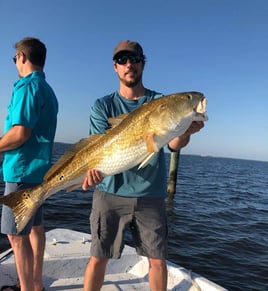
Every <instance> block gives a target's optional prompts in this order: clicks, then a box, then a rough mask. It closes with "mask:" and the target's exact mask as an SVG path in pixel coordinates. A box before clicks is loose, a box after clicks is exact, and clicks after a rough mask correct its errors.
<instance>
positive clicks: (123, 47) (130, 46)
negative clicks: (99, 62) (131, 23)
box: [113, 40, 143, 59]
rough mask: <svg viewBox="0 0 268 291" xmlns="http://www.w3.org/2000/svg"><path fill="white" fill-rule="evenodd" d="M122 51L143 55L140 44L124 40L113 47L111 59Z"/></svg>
mask: <svg viewBox="0 0 268 291" xmlns="http://www.w3.org/2000/svg"><path fill="white" fill-rule="evenodd" d="M123 51H127V52H131V53H133V54H135V55H137V56H143V49H142V47H141V45H140V44H139V43H138V42H136V41H131V40H124V41H122V42H120V43H119V44H118V45H117V46H116V47H115V49H114V52H113V59H115V57H116V55H117V54H118V53H120V52H123Z"/></svg>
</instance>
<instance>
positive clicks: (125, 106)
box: [89, 89, 167, 198]
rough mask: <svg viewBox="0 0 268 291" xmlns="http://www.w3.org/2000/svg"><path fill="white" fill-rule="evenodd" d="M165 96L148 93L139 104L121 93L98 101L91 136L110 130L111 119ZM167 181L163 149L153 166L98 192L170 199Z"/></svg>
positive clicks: (106, 183)
mask: <svg viewBox="0 0 268 291" xmlns="http://www.w3.org/2000/svg"><path fill="white" fill-rule="evenodd" d="M160 96H162V94H160V93H157V92H155V91H152V90H148V89H147V90H146V92H145V95H144V96H141V97H140V98H139V99H138V100H128V99H126V98H124V97H122V96H121V95H120V94H119V92H118V91H116V92H114V93H112V94H110V95H107V96H104V97H103V98H100V99H97V100H96V101H95V103H94V105H93V106H92V108H91V115H90V130H89V133H90V134H100V133H104V132H105V130H106V129H107V128H108V127H109V124H108V118H110V117H115V116H117V115H120V114H123V113H129V112H131V111H133V110H135V109H137V108H138V107H140V106H142V105H143V104H144V103H146V102H149V101H151V100H153V99H155V98H159V97H160ZM166 185H167V177H166V163H165V157H164V151H163V149H161V150H160V151H159V152H158V153H157V154H156V155H155V157H154V158H153V159H152V160H151V161H150V163H149V164H148V165H147V166H146V167H144V168H142V169H138V166H136V167H134V168H132V169H130V170H127V171H124V172H123V173H120V174H117V175H114V176H107V177H105V178H104V179H103V180H102V182H101V183H100V184H98V185H96V188H97V189H99V190H101V191H104V192H108V193H111V194H114V195H119V196H124V197H151V198H153V197H166V195H167V189H166V188H167V187H166Z"/></svg>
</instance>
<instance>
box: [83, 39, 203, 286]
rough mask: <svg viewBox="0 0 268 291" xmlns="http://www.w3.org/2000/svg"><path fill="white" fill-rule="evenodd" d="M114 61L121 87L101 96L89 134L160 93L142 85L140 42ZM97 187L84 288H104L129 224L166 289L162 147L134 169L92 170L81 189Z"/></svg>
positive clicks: (196, 126) (178, 141) (175, 145)
mask: <svg viewBox="0 0 268 291" xmlns="http://www.w3.org/2000/svg"><path fill="white" fill-rule="evenodd" d="M113 62H114V70H115V72H116V73H117V75H118V78H119V81H120V82H119V90H118V91H116V92H114V93H112V94H110V95H107V96H105V97H102V98H100V99H98V100H96V102H95V104H94V105H93V107H92V110H91V115H90V134H92V133H94V134H99V133H104V132H105V130H106V129H107V128H108V127H109V124H108V118H110V117H115V116H117V115H120V114H123V113H128V112H131V111H133V110H134V109H136V108H138V107H140V106H142V104H144V103H146V102H148V101H150V100H153V99H155V98H159V97H160V96H161V94H160V93H157V92H155V91H152V90H149V89H147V88H145V87H144V86H143V83H142V73H143V69H144V66H145V56H144V54H143V49H142V47H141V45H140V44H139V43H137V42H135V41H129V40H126V41H123V42H120V43H119V44H118V45H117V46H116V48H115V49H114V53H113ZM203 126H204V124H203V122H193V124H192V125H191V126H190V128H189V129H188V130H187V132H186V133H185V134H183V135H182V136H180V137H176V138H174V139H173V140H171V141H170V142H169V148H170V149H172V150H178V149H180V148H182V147H184V146H185V145H186V144H187V143H188V142H189V139H190V135H191V134H193V133H195V132H197V131H199V130H200V129H201V128H202V127H203ZM95 185H96V189H95V191H94V194H93V203H92V204H93V205H92V211H91V215H90V227H91V236H92V243H91V257H90V260H89V263H88V265H87V267H86V270H85V277H84V290H85V291H98V290H100V289H101V286H102V284H103V280H104V275H105V269H106V265H107V262H108V260H109V259H110V258H114V259H118V258H120V256H121V253H122V251H123V248H124V237H123V234H124V229H125V228H126V227H127V226H128V225H129V226H130V230H131V232H132V237H133V242H134V244H135V247H136V250H137V253H138V254H139V255H143V256H146V257H147V258H148V263H149V274H148V277H149V285H150V290H152V291H164V290H166V288H167V268H166V258H167V232H168V231H167V218H166V209H165V197H166V194H167V193H166V169H165V159H164V153H163V150H160V152H159V153H158V154H157V155H156V157H155V158H154V159H153V160H152V161H151V162H150V164H148V165H147V166H146V167H145V168H144V169H140V170H138V167H134V168H132V169H130V170H128V171H125V172H123V173H120V174H117V175H114V176H111V177H105V178H104V179H102V177H101V175H100V173H99V172H98V171H97V170H95V169H91V170H89V171H88V173H87V176H86V178H85V180H84V182H83V185H82V187H83V189H84V190H86V189H87V187H88V186H95Z"/></svg>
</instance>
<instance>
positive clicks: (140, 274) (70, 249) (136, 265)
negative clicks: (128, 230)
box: [0, 229, 226, 291]
mask: <svg viewBox="0 0 268 291" xmlns="http://www.w3.org/2000/svg"><path fill="white" fill-rule="evenodd" d="M90 244H91V236H90V234H86V233H81V232H77V231H72V230H68V229H54V230H51V231H48V232H47V233H46V250H45V256H44V272H43V278H44V284H45V287H46V290H55V291H56V290H57V291H59V290H68V291H72V290H75V291H77V290H83V276H84V270H85V266H86V264H87V262H88V259H89V250H90ZM0 258H1V260H0V286H2V285H10V284H11V285H13V284H15V283H16V281H17V275H16V271H15V266H14V258H13V255H12V253H10V254H8V255H6V256H4V254H2V255H1V254H0ZM147 272H148V262H147V259H146V258H145V257H142V256H138V255H137V254H136V251H135V249H134V248H132V247H129V246H125V248H124V252H123V254H122V257H121V259H120V260H112V259H111V260H109V263H108V265H107V269H106V275H105V282H104V285H103V287H102V291H114V290H116V291H119V290H120V291H122V290H123V291H124V290H126V291H131V290H139V291H142V290H146V291H148V290H149V285H148V280H147V279H148V278H147ZM168 290H182V291H186V290H187V291H190V290H191V291H194V290H202V291H224V290H226V289H224V288H222V287H221V286H219V285H217V284H215V283H213V282H211V281H209V280H207V279H205V278H204V277H201V276H199V275H198V274H195V273H192V272H191V271H189V270H187V269H185V268H183V267H180V266H178V265H175V264H173V263H171V262H168Z"/></svg>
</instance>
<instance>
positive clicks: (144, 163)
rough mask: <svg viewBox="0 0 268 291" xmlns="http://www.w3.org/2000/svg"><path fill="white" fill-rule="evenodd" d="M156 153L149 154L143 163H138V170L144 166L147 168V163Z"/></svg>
mask: <svg viewBox="0 0 268 291" xmlns="http://www.w3.org/2000/svg"><path fill="white" fill-rule="evenodd" d="M155 154H156V153H150V154H148V155H147V156H146V157H145V158H144V159H143V161H142V162H141V163H140V165H139V167H138V170H139V169H141V168H144V167H145V166H147V165H148V164H149V162H150V161H151V160H152V158H153V157H154V155H155Z"/></svg>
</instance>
